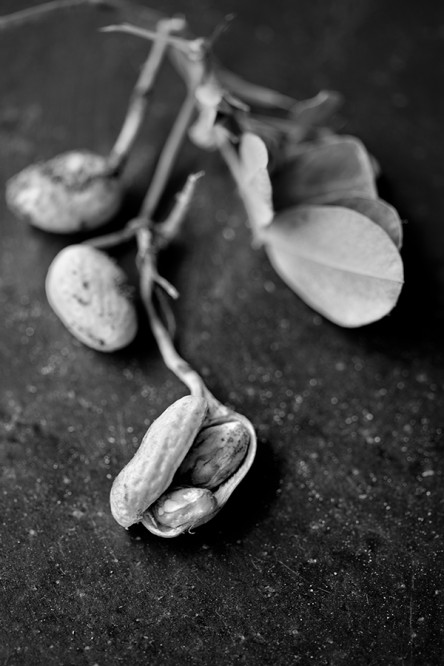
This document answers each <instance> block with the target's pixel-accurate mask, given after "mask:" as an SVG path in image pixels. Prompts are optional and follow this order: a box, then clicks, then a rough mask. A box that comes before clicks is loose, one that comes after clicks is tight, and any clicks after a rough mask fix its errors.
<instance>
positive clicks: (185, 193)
mask: <svg viewBox="0 0 444 666" xmlns="http://www.w3.org/2000/svg"><path fill="white" fill-rule="evenodd" d="M203 175H204V173H203V171H199V172H198V173H192V174H190V175H189V176H188V178H187V180H186V183H185V185H184V187H183V188H182V190H181V191H180V192H179V194H178V195H177V197H176V202H175V204H174V206H173V208H172V209H171V212H170V214H169V215H168V217H167V218H166V220H164V221H163V222H161V223H160V224H158V225H157V227H156V236H157V238H156V247H157V248H162V247H164V246H165V245H166V244H167V243H169V242H170V241H171V240H172V239H173V238H175V236H177V234H178V232H179V229H180V227H181V225H182V222H183V220H184V218H185V216H186V214H187V212H188V210H189V207H190V204H191V201H192V198H193V195H194V191H195V189H196V183H197V181H198V180H199V179H200V178H202V176H203Z"/></svg>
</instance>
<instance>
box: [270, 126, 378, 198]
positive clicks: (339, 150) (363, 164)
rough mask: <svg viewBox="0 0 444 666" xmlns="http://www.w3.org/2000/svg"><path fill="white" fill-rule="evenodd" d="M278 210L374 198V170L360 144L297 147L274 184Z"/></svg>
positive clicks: (347, 140)
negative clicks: (304, 205) (309, 204)
mask: <svg viewBox="0 0 444 666" xmlns="http://www.w3.org/2000/svg"><path fill="white" fill-rule="evenodd" d="M274 187H275V192H276V199H277V201H278V203H279V207H280V208H287V207H290V206H294V205H298V204H306V203H329V202H331V201H335V200H337V199H339V198H342V197H350V196H353V197H356V196H359V197H365V198H368V199H376V198H377V190H376V184H375V177H374V171H373V167H372V163H371V160H370V157H369V154H368V153H367V151H366V149H365V147H364V145H363V144H362V143H361V142H360V141H359V140H358V139H355V138H354V137H338V138H337V139H335V140H334V141H326V142H322V143H319V144H313V143H312V144H309V145H308V146H307V147H306V148H305V149H304V150H301V147H299V148H298V153H297V154H295V155H294V156H293V157H292V158H291V159H290V161H289V162H288V163H287V164H285V165H284V166H283V167H282V169H281V171H280V173H279V175H278V177H277V179H276V183H274Z"/></svg>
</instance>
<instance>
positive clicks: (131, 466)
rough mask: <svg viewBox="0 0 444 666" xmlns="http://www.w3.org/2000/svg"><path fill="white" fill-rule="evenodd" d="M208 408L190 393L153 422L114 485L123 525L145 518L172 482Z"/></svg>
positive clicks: (117, 513)
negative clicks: (148, 510) (150, 507)
mask: <svg viewBox="0 0 444 666" xmlns="http://www.w3.org/2000/svg"><path fill="white" fill-rule="evenodd" d="M207 410H208V405H207V401H206V400H205V399H204V398H199V397H195V396H190V395H189V396H185V397H183V398H181V399H180V400H177V401H176V402H174V403H173V404H172V405H170V406H169V407H168V408H167V409H166V410H165V411H164V412H163V413H162V414H161V415H160V416H159V417H158V418H157V419H156V420H155V421H154V422H153V423H152V425H151V426H150V428H149V429H148V431H147V432H146V434H145V436H144V438H143V440H142V443H141V444H140V447H139V448H138V450H137V451H136V453H135V455H134V457H133V458H132V459H131V460H130V462H129V463H128V464H127V465H126V466H125V467H124V468H123V469H122V471H121V472H120V474H119V475H118V476H117V477H116V479H115V480H114V483H113V485H112V488H111V496H110V503H111V512H112V514H113V516H114V518H115V519H116V521H117V522H118V523H119V524H120V525H122V526H123V527H129V526H130V525H133V524H134V523H137V522H139V521H140V520H142V516H143V514H144V512H145V511H146V510H147V509H148V507H149V506H151V505H152V504H153V502H155V501H156V500H157V499H158V498H159V497H160V495H162V493H163V492H165V490H166V489H167V488H168V487H169V486H170V484H171V481H172V480H173V477H174V474H175V472H176V470H177V468H178V467H179V465H180V463H181V462H182V460H183V459H184V457H185V456H186V454H187V451H188V449H189V448H190V446H191V444H192V443H193V441H194V439H195V437H196V435H197V433H198V432H199V430H200V428H201V426H202V423H203V421H204V419H205V416H206V414H207Z"/></svg>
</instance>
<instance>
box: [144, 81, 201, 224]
mask: <svg viewBox="0 0 444 666" xmlns="http://www.w3.org/2000/svg"><path fill="white" fill-rule="evenodd" d="M194 106H195V96H194V90H190V91H188V93H187V95H186V97H185V100H184V102H183V104H182V107H181V109H180V111H179V113H178V115H177V117H176V120H175V122H174V125H173V127H172V128H171V132H170V134H169V136H168V138H167V140H166V142H165V145H164V147H163V150H162V152H161V154H160V157H159V160H158V162H157V166H156V170H155V172H154V176H153V179H152V181H151V184H150V187H149V189H148V192H147V195H146V197H145V200H144V202H143V204H142V210H141V213H140V215H141V217H144V218H145V219H151V218H152V216H153V213H154V211H155V209H156V208H157V205H158V203H159V199H160V197H161V196H162V193H163V190H164V188H165V185H166V183H167V181H168V178H169V176H170V173H171V170H172V168H173V165H174V162H175V160H176V157H177V154H178V152H179V149H180V147H181V145H182V142H183V140H184V139H185V135H186V131H187V129H188V126H189V124H190V121H191V118H192V115H193V111H194Z"/></svg>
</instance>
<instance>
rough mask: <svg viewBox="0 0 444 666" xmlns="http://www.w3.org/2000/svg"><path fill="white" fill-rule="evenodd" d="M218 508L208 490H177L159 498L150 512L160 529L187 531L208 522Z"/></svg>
mask: <svg viewBox="0 0 444 666" xmlns="http://www.w3.org/2000/svg"><path fill="white" fill-rule="evenodd" d="M216 507H217V504H216V499H215V497H214V495H213V493H212V492H211V491H210V490H208V489H207V488H175V489H173V490H169V491H168V492H166V493H164V494H163V495H162V496H161V497H159V499H158V500H157V502H155V503H154V504H153V505H152V507H151V508H150V512H151V514H152V516H153V518H154V519H155V521H156V522H157V523H158V525H159V526H160V527H165V528H168V529H176V528H178V527H180V528H181V529H182V530H183V531H186V530H189V529H192V528H193V527H196V526H197V525H200V524H202V523H203V522H206V520H208V518H209V517H210V516H211V515H212V514H213V513H214V512H215V510H216Z"/></svg>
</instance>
